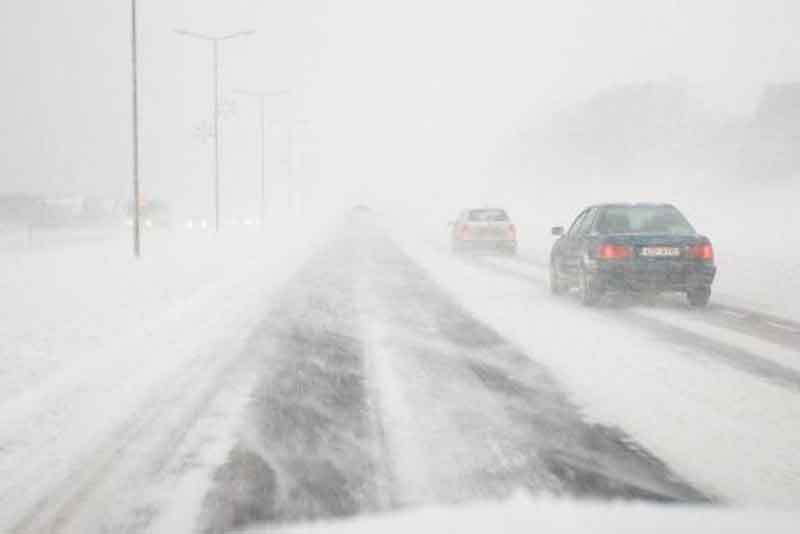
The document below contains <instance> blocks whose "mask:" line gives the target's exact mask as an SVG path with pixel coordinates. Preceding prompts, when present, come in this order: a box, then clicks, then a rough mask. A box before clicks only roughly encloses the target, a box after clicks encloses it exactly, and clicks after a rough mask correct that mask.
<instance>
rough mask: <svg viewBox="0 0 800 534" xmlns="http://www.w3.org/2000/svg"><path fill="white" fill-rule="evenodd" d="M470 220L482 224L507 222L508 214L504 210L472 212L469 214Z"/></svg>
mask: <svg viewBox="0 0 800 534" xmlns="http://www.w3.org/2000/svg"><path fill="white" fill-rule="evenodd" d="M469 220H470V221H481V222H495V221H507V220H508V214H507V213H506V212H505V211H503V210H471V211H470V212H469Z"/></svg>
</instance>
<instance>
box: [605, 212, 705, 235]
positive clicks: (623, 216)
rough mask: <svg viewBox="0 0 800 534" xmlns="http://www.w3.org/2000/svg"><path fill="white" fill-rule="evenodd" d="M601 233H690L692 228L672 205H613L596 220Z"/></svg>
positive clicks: (692, 230) (692, 232) (692, 231)
mask: <svg viewBox="0 0 800 534" xmlns="http://www.w3.org/2000/svg"><path fill="white" fill-rule="evenodd" d="M596 229H597V231H598V232H599V233H601V234H674V235H691V234H694V233H695V232H694V228H692V225H691V224H689V221H687V220H686V218H685V217H684V216H683V215H682V214H681V212H680V211H678V210H677V209H676V208H674V207H672V206H615V207H611V208H606V209H605V210H604V212H603V213H602V215H601V216H600V219H599V220H598V221H597V226H596Z"/></svg>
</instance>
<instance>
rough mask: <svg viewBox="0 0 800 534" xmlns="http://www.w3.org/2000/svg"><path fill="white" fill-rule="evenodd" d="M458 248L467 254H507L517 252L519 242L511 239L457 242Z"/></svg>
mask: <svg viewBox="0 0 800 534" xmlns="http://www.w3.org/2000/svg"><path fill="white" fill-rule="evenodd" d="M455 246H456V248H457V249H459V250H463V251H465V252H505V253H514V252H516V251H517V242H516V241H513V240H509V239H471V240H461V241H457V242H456V244H455Z"/></svg>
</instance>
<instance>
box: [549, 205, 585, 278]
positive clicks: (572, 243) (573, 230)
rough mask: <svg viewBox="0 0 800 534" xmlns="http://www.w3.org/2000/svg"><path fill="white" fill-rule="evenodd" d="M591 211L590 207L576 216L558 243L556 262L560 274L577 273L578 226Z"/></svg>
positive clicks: (572, 275)
mask: <svg viewBox="0 0 800 534" xmlns="http://www.w3.org/2000/svg"><path fill="white" fill-rule="evenodd" d="M588 213H589V210H588V209H585V210H583V211H582V212H580V214H578V216H577V217H575V220H574V221H573V222H572V226H570V227H569V230H568V231H567V233H566V234H564V235H563V236H562V237H561V239H559V240H558V242H557V243H556V251H555V254H554V256H555V258H554V260H555V263H556V267H557V268H558V271H559V274H561V275H562V276H568V277H574V276H575V275H576V274H577V270H576V267H577V265H576V263H575V258H576V255H577V250H576V246H577V237H578V228H579V227H580V226H581V223H582V222H583V220H584V218H585V217H586V216H587V214H588Z"/></svg>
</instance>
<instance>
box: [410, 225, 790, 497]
mask: <svg viewBox="0 0 800 534" xmlns="http://www.w3.org/2000/svg"><path fill="white" fill-rule="evenodd" d="M426 235H427V234H426ZM399 240H400V241H401V242H402V243H403V246H404V247H405V248H406V249H407V250H408V251H410V253H411V255H412V257H414V258H415V259H417V260H418V261H419V262H420V263H421V264H422V265H423V266H424V267H425V269H426V270H428V272H430V273H431V274H432V275H433V276H434V277H435V279H436V280H437V281H438V282H439V283H440V284H441V285H442V286H443V287H445V288H447V290H448V291H449V292H450V294H451V295H453V296H454V297H455V298H456V299H458V300H459V301H460V302H462V303H463V304H464V306H465V307H466V308H467V309H469V310H471V311H472V312H473V313H474V315H475V317H476V318H478V319H479V320H481V321H483V322H485V323H486V324H487V325H490V326H491V327H492V328H494V329H495V330H496V331H497V332H498V333H500V334H501V335H503V336H505V337H506V338H507V339H509V340H511V341H512V342H513V343H515V344H516V345H517V346H519V347H521V348H522V349H523V351H524V352H525V353H526V354H528V355H529V357H530V358H532V359H534V360H535V361H537V362H540V363H542V364H544V365H545V366H546V367H547V368H548V369H550V370H551V371H552V372H553V373H555V375H556V377H557V379H558V380H559V381H560V382H561V383H562V384H563V385H564V386H565V387H566V389H567V391H568V392H569V394H570V395H571V397H572V399H573V400H574V401H575V402H576V403H577V404H578V406H580V408H581V409H582V410H583V411H584V413H585V414H586V416H587V417H588V418H589V419H590V420H592V421H595V422H598V423H603V424H607V425H611V426H615V427H619V428H622V429H623V430H625V431H627V432H628V433H630V434H631V436H632V437H633V438H634V439H636V440H637V441H638V442H639V443H641V444H642V445H644V446H645V447H647V448H648V450H650V451H652V452H654V453H655V454H656V455H657V456H658V457H659V458H661V459H663V460H665V461H666V462H667V464H668V465H670V466H671V467H673V468H674V469H675V470H676V471H677V472H678V473H679V474H680V475H682V476H683V477H685V478H686V479H687V480H689V481H691V482H693V483H694V484H695V485H696V486H697V487H700V488H702V489H703V490H705V491H706V492H707V493H708V494H711V495H716V496H718V497H719V498H721V499H723V500H726V501H731V502H734V503H738V504H751V505H752V504H757V505H777V506H789V507H796V506H798V504H800V455H798V454H797V452H796V451H797V450H800V449H799V448H800V426H798V425H796V424H795V421H797V420H798V417H800V402H798V398H797V395H798V391H797V389H796V385H793V386H791V387H785V386H782V385H779V384H777V383H774V382H772V381H770V380H769V379H767V378H766V377H765V376H762V375H758V374H753V373H749V372H743V371H742V370H741V368H736V367H733V366H731V365H729V364H728V363H727V362H721V361H720V360H718V359H715V358H712V357H710V356H709V354H710V353H709V352H707V350H706V349H705V348H704V346H697V345H696V344H691V343H689V344H686V343H683V342H682V341H681V339H680V338H678V337H676V338H675V339H670V338H669V337H667V338H665V337H664V336H663V335H661V334H660V333H659V332H654V331H648V330H647V329H639V328H635V327H632V324H631V322H630V321H627V320H625V316H624V312H623V313H620V312H618V311H616V310H614V309H598V310H592V309H584V308H582V307H581V306H580V305H579V304H578V303H577V302H576V301H575V299H570V298H568V297H567V298H555V297H553V296H552V295H550V293H549V290H548V288H547V286H546V271H544V270H543V269H541V268H540V267H539V268H537V267H534V266H527V267H526V266H524V265H523V266H521V267H518V269H522V270H526V271H528V273H529V274H530V275H531V277H532V278H533V279H534V280H535V279H537V278H538V283H534V282H532V281H529V280H522V279H520V278H517V277H514V276H508V275H505V274H503V273H498V272H494V271H492V270H487V269H486V268H485V267H484V265H483V262H469V261H466V262H465V261H464V260H462V259H459V258H455V257H453V256H452V255H451V254H449V253H448V251H447V248H446V246H444V243H443V242H442V241H439V242H433V243H431V241H430V240H429V238H428V237H425V235H423V236H420V235H419V234H414V233H409V232H405V233H400V234H399ZM502 261H505V260H501V262H502ZM490 263H491V260H490ZM633 313H641V314H642V315H652V314H657V315H658V317H659V319H660V320H666V321H677V322H678V323H679V324H681V323H685V321H687V320H689V319H686V318H681V317H680V315H681V314H675V313H672V314H671V315H670V313H669V312H667V313H661V310H647V309H645V310H644V311H642V312H636V311H635V310H634V312H633ZM682 315H683V316H686V315H687V312H684V313H683V314H682ZM676 316H677V318H676ZM693 324H694V323H693ZM684 326H685V324H684ZM695 328H703V329H705V330H704V332H703V333H704V335H707V336H711V340H712V342H713V343H717V344H725V345H728V346H733V347H737V348H741V349H743V350H746V351H750V352H753V351H755V354H756V355H758V356H759V357H762V358H766V359H769V360H772V361H774V362H777V363H783V364H785V365H787V366H791V368H797V361H798V360H800V348H798V347H797V346H795V347H794V348H793V349H785V348H780V347H776V346H774V345H773V344H771V343H769V342H765V341H763V340H759V339H757V338H754V337H752V336H745V335H740V334H737V333H735V332H730V331H727V330H721V331H720V330H715V331H710V328H708V327H705V326H695Z"/></svg>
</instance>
